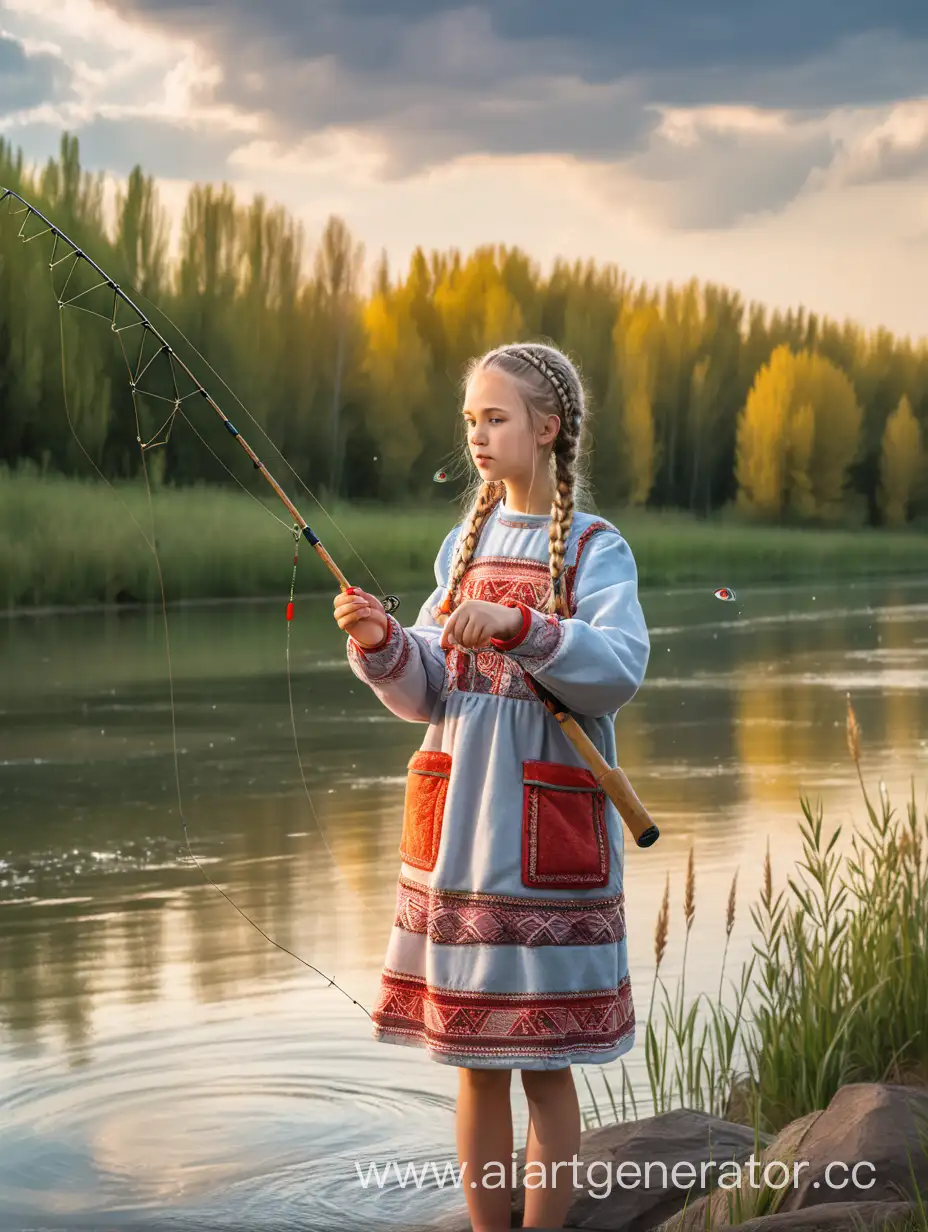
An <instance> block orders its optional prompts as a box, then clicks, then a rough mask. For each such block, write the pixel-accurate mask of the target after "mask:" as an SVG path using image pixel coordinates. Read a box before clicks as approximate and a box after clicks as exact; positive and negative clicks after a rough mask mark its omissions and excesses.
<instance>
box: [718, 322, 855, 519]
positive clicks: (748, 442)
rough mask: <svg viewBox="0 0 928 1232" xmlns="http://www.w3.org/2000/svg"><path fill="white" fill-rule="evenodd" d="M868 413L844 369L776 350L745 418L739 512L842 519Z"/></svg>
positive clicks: (740, 423)
mask: <svg viewBox="0 0 928 1232" xmlns="http://www.w3.org/2000/svg"><path fill="white" fill-rule="evenodd" d="M860 423H861V411H860V406H859V405H858V402H857V397H856V395H855V393H854V388H853V386H852V385H851V383H850V381H849V380H848V378H847V377H846V376H845V374H844V373H843V372H841V371H840V370H839V369H838V368H836V367H835V365H834V364H832V363H831V362H830V361H829V360H827V359H825V358H824V357H823V356H821V355H816V354H814V353H812V352H809V351H801V352H800V353H799V354H798V355H795V354H794V353H793V352H792V351H791V350H790V348H789V347H788V346H787V345H785V344H784V345H781V346H778V347H777V348H776V350H775V351H774V352H773V354H772V355H771V357H770V361H769V363H767V364H765V365H764V366H763V367H762V368H761V369H760V371H759V372H758V374H757V378H756V379H755V381H754V384H753V386H752V388H751V391H750V393H749V395H748V399H747V402H746V403H745V407H744V411H743V413H742V415H741V416H740V418H739V421H738V430H737V460H736V471H737V478H738V497H737V503H738V507H739V509H741V510H742V511H744V512H745V513H748V514H750V515H753V516H760V517H767V518H771V517H772V518H781V517H782V516H783V515H784V514H786V513H791V514H794V515H796V516H798V517H800V518H815V519H820V520H830V519H834V518H835V517H836V516H838V514H840V512H841V510H842V508H843V503H844V498H845V491H846V481H847V474H848V470H849V468H850V465H851V463H852V462H853V461H854V459H855V457H856V454H857V449H858V444H859V440H860Z"/></svg>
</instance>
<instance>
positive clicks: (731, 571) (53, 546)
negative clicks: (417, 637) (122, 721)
mask: <svg viewBox="0 0 928 1232" xmlns="http://www.w3.org/2000/svg"><path fill="white" fill-rule="evenodd" d="M377 447H378V446H376V445H375V446H374V448H377ZM164 456H165V454H164V451H163V450H155V451H152V452H150V453H149V454H147V455H146V457H147V462H148V469H149V479H150V480H151V481H152V488H153V502H152V508H153V513H154V518H155V529H156V532H157V543H158V553H159V557H160V560H161V565H162V568H163V569H164V578H165V590H166V596H167V600H168V602H170V603H173V602H176V601H177V600H180V599H218V598H246V597H247V598H269V597H272V596H274V595H279V594H280V593H281V588H282V587H285V586H286V585H288V584H289V576H290V575H289V571H288V570H289V563H290V562H291V560H292V552H293V549H292V543H291V540H290V536H289V533H288V532H289V523H288V522H287V521H286V513H285V512H284V510H283V509H282V508H281V506H280V504H279V503H278V501H277V498H276V497H275V496H274V494H273V493H272V492H271V491H270V490H269V489H268V488H267V486H266V485H265V484H262V485H261V487H260V488H258V489H257V490H256V492H255V493H253V494H252V498H249V497H248V496H246V495H245V494H244V493H243V492H241V491H240V490H239V489H238V488H232V489H230V488H223V487H219V486H216V485H209V486H208V485H206V484H202V483H201V484H194V485H187V486H185V487H176V486H174V485H171V484H165V483H163V482H161V480H162V479H163V476H161V475H160V474H155V473H154V472H156V471H157V470H158V469H159V468H160V464H161V460H162V459H163V458H164ZM430 495H431V497H432V499H431V500H430V501H428V502H418V503H415V504H413V503H406V504H400V503H396V504H394V505H392V506H390V508H389V510H388V512H386V513H385V512H384V507H383V506H382V505H381V504H379V503H378V504H363V503H361V502H357V501H353V502H351V503H350V504H346V503H344V502H340V501H327V502H326V503H325V511H323V510H321V509H320V508H319V506H318V505H316V504H314V503H310V502H307V508H306V509H305V511H304V512H305V513H306V515H307V516H308V517H309V520H310V522H311V524H312V526H313V529H314V530H315V531H316V532H317V533H318V534H319V535H320V536H321V537H322V538H323V540H324V542H325V544H326V546H327V547H328V548H329V550H330V551H331V552H332V554H333V555H334V557H335V559H336V560H337V561H338V563H339V565H340V566H341V567H342V568H343V569H344V570H345V572H346V573H347V575H348V576H349V578H351V580H352V581H353V582H355V583H357V584H358V585H365V586H370V585H371V578H370V575H369V574H368V573H367V570H366V566H365V564H363V563H361V562H362V561H363V562H366V565H369V566H370V567H371V568H372V569H373V571H374V573H375V574H376V575H377V577H378V578H379V579H380V582H381V583H382V585H383V586H384V587H385V588H387V589H389V590H390V591H395V590H397V589H399V590H407V591H409V592H410V593H411V594H412V595H413V596H414V599H413V600H412V601H415V602H421V597H422V586H423V579H424V578H427V577H431V570H432V565H433V562H434V559H435V553H436V551H437V549H438V546H439V545H440V543H441V541H442V539H443V538H444V536H445V535H446V534H447V532H448V528H449V526H451V525H452V524H453V522H454V520H455V519H456V518H457V517H459V516H460V511H459V509H458V507H457V505H456V504H455V505H454V506H451V507H449V504H448V503H447V501H446V500H443V499H442V489H440V488H436V487H435V486H434V485H433V488H432V492H431V493H430ZM603 513H604V514H605V516H607V517H609V518H611V519H612V520H613V521H614V522H615V523H616V524H617V525H618V526H619V527H620V528H621V529H622V531H623V532H624V533H625V535H626V536H627V537H628V539H629V541H630V542H631V543H632V545H633V547H634V550H635V557H636V560H637V562H638V574H639V578H640V580H641V584H642V586H643V587H651V586H672V585H679V584H685V583H687V582H696V583H698V584H700V585H703V584H704V583H705V579H706V577H707V576H712V577H719V576H721V577H738V578H740V579H741V581H742V584H744V585H748V584H749V583H752V582H754V583H758V584H761V585H765V584H768V583H771V582H779V581H796V580H799V579H802V578H809V579H815V580H817V581H818V580H825V579H827V578H841V579H842V580H850V579H851V578H855V577H880V576H889V575H892V576H895V577H899V576H902V575H904V574H908V575H910V576H915V577H921V576H923V575H924V562H925V552H926V546H925V537H924V536H921V535H915V534H913V533H911V531H899V532H893V531H887V530H874V529H870V528H868V529H865V530H858V531H850V530H846V531H840V530H816V531H809V530H795V529H787V528H781V527H751V526H746V525H741V524H739V523H737V522H731V521H730V522H727V523H726V522H722V521H719V520H717V519H713V520H710V521H706V520H704V519H701V518H700V519H697V518H693V517H690V516H689V515H688V514H683V513H672V512H668V513H658V512H646V511H630V510H625V511H622V510H618V509H609V508H608V506H607V507H606V508H605V509H604V510H603ZM133 519H135V521H134V522H133ZM0 526H2V527H3V531H4V533H3V534H0V608H27V607H45V606H71V605H75V604H78V605H80V604H92V603H99V602H114V601H120V602H130V601H136V602H146V601H152V602H160V590H159V589H158V585H157V574H156V570H155V562H154V556H153V555H152V553H151V551H150V549H149V547H148V545H147V543H146V540H145V538H143V533H144V535H145V536H149V537H150V533H151V531H150V527H151V523H150V512H149V508H148V497H147V493H146V490H145V484H144V481H143V479H142V477H140V476H136V477H134V478H131V479H121V480H118V481H117V482H116V483H115V485H114V486H113V487H112V488H111V487H108V486H107V485H106V484H103V483H100V482H99V481H97V480H96V479H72V478H66V477H64V476H61V475H56V474H54V473H52V472H48V473H46V474H44V475H43V474H42V473H41V472H40V468H39V466H38V465H36V464H35V463H33V462H25V463H22V464H21V465H20V466H19V467H17V468H16V469H15V470H11V469H8V468H6V467H4V466H2V465H0ZM355 550H356V551H357V555H355ZM359 556H360V558H361V560H359V559H358V557H359ZM299 587H300V589H301V591H314V592H318V593H320V594H325V595H329V596H330V595H331V593H332V577H331V574H330V573H329V572H328V570H326V569H324V568H323V567H322V566H321V565H320V563H319V562H318V560H316V558H315V555H314V554H312V553H310V554H309V556H308V558H307V559H305V561H304V559H303V558H302V557H301V564H300V575H299ZM374 589H376V587H374ZM415 596H418V598H415Z"/></svg>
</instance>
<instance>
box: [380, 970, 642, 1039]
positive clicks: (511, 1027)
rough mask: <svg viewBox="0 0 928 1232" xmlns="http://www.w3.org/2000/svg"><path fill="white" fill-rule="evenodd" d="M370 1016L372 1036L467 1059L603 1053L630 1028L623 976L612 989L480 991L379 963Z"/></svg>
mask: <svg viewBox="0 0 928 1232" xmlns="http://www.w3.org/2000/svg"><path fill="white" fill-rule="evenodd" d="M372 1017H373V1020H374V1034H375V1036H378V1037H381V1038H383V1037H394V1036H398V1037H401V1038H405V1039H406V1040H407V1041H409V1042H413V1043H417V1044H420V1045H422V1046H423V1047H427V1048H430V1049H432V1050H433V1051H435V1052H440V1053H444V1054H446V1055H452V1056H462V1057H468V1058H473V1059H480V1058H481V1057H491V1056H496V1057H508V1056H513V1057H526V1058H530V1057H536V1058H546V1057H558V1056H565V1057H568V1056H569V1055H570V1054H571V1053H574V1052H598V1053H606V1052H611V1051H612V1050H614V1049H615V1048H616V1047H617V1046H618V1045H619V1044H621V1043H622V1041H623V1040H626V1039H628V1038H629V1037H630V1036H631V1034H632V1032H633V1031H634V1028H635V1011H634V1006H633V1004H632V995H631V982H630V980H629V978H628V976H626V977H625V979H623V980H622V981H621V983H620V984H619V985H618V987H617V988H606V989H594V990H592V991H589V992H575V993H560V994H549V993H528V992H525V993H522V992H520V993H487V992H465V991H461V990H457V989H446V988H436V987H435V986H434V985H429V984H427V983H426V981H425V980H424V979H422V978H421V977H419V976H413V975H404V974H403V973H402V972H399V971H390V970H385V971H384V972H383V974H382V975H381V978H380V995H379V997H378V999H377V1003H376V1004H375V1006H374V1011H373V1015H372Z"/></svg>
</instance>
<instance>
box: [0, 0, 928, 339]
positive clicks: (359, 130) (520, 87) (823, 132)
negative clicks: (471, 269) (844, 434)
mask: <svg viewBox="0 0 928 1232" xmlns="http://www.w3.org/2000/svg"><path fill="white" fill-rule="evenodd" d="M64 130H68V131H70V132H73V133H76V134H77V135H78V136H79V138H80V141H81V152H82V161H83V163H84V165H85V166H86V167H88V168H90V169H92V170H95V171H96V170H102V171H105V172H106V173H107V174H108V175H111V176H113V177H116V178H118V179H122V178H124V177H125V176H126V175H127V174H128V172H129V171H130V170H131V168H132V167H133V165H134V164H135V163H136V162H139V163H141V164H142V166H143V168H144V170H145V171H146V172H148V173H150V174H154V175H155V176H157V178H158V180H159V183H160V185H161V189H162V199H163V200H164V202H165V204H166V205H168V207H169V208H170V209H171V210H172V211H174V212H175V213H176V212H178V211H179V210H180V209H181V208H182V205H183V201H184V198H185V195H186V192H187V190H188V188H189V186H190V184H191V183H192V182H196V181H201V182H202V181H205V180H211V181H215V182H222V181H225V182H228V183H230V184H232V185H233V186H234V187H235V189H236V192H237V193H239V194H240V195H241V197H242V198H243V199H244V200H247V199H250V198H251V197H252V196H253V195H254V194H255V193H259V192H260V193H263V194H264V195H265V196H266V197H267V198H268V199H269V200H271V201H275V202H281V203H282V204H284V205H285V206H286V207H287V208H288V209H289V210H290V211H292V212H293V213H294V214H295V215H296V216H298V217H299V218H300V219H301V220H302V221H303V222H304V223H305V225H306V231H307V238H308V240H309V241H310V242H312V241H313V240H314V239H316V238H318V235H319V233H320V232H321V230H322V227H323V225H324V223H325V220H326V218H327V217H328V216H329V215H330V214H332V213H337V214H340V215H341V216H342V217H344V218H345V220H346V221H347V223H348V225H349V227H350V228H351V230H352V232H353V233H354V234H355V236H356V237H357V238H358V239H360V240H362V241H363V243H364V245H365V248H366V251H367V253H368V256H369V258H370V263H371V265H373V259H374V258H375V257H376V256H377V255H378V254H379V253H380V252H381V250H385V251H386V252H387V254H388V257H389V258H390V262H391V267H392V268H393V269H394V270H398V269H402V268H404V267H405V265H406V263H407V261H408V259H409V256H410V254H411V252H412V251H413V249H414V248H415V247H416V246H417V245H420V244H421V245H422V246H424V247H425V248H426V249H430V248H433V247H437V248H441V249H446V248H449V247H452V246H454V247H458V248H460V249H461V250H463V251H464V252H468V251H470V250H472V249H473V248H475V247H476V246H477V245H479V244H483V243H505V244H510V245H519V246H520V247H522V248H523V249H525V250H526V251H527V252H528V253H530V254H531V256H533V257H534V258H535V259H536V260H537V261H538V262H539V264H540V265H541V267H542V268H543V269H545V268H548V267H549V266H550V263H551V261H553V260H554V258H556V257H558V256H562V257H567V258H570V259H573V258H578V257H579V258H583V259H586V258H593V259H595V260H596V261H599V262H606V261H609V262H615V263H616V264H618V265H620V266H621V267H622V268H624V269H625V270H627V271H628V273H629V274H630V275H632V276H633V277H634V278H635V279H637V280H640V281H646V282H648V283H650V284H652V285H653V284H660V283H664V282H666V281H673V282H675V283H682V282H685V281H686V280H688V279H689V278H691V277H697V278H699V279H700V280H704V281H712V282H716V283H722V284H725V285H728V286H732V287H736V288H737V289H738V290H740V291H741V292H742V294H743V296H744V297H745V299H748V300H758V301H762V302H764V303H766V304H768V305H770V306H771V307H773V306H777V307H781V308H785V307H789V306H797V305H800V304H801V305H804V306H805V307H806V308H808V309H812V310H815V311H818V312H820V313H823V314H826V315H828V316H830V317H832V318H836V319H838V320H844V319H845V318H851V319H853V320H855V321H857V322H859V323H861V324H862V325H864V326H866V327H868V328H876V327H879V326H886V327H887V328H889V329H891V330H893V331H894V332H896V333H898V334H902V335H905V334H908V335H910V336H912V337H913V338H919V339H920V338H925V337H928V295H926V291H925V284H926V281H928V279H926V274H928V5H926V4H925V2H924V0H802V2H800V0H778V3H776V4H773V3H771V2H770V0H739V3H737V4H735V3H732V0H648V2H647V3H646V4H644V3H638V4H631V3H630V2H629V0H572V2H568V0H486V2H483V3H474V4H459V3H455V2H453V0H429V2H426V0H263V2H256V0H222V2H220V0H203V2H201V3H193V2H191V0H0V136H3V137H5V138H6V139H7V140H8V141H10V142H11V143H12V144H13V146H14V148H15V147H21V148H22V149H23V151H24V154H25V156H26V158H27V160H28V161H32V160H35V161H38V162H44V160H45V159H46V158H47V157H48V156H49V155H52V154H55V153H56V152H57V149H58V145H59V142H60V137H61V133H62V131H64Z"/></svg>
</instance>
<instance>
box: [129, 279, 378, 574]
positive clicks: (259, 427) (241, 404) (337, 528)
mask: <svg viewBox="0 0 928 1232" xmlns="http://www.w3.org/2000/svg"><path fill="white" fill-rule="evenodd" d="M130 289H131V291H132V293H133V294H134V295H137V296H138V297H139V299H143V300H144V301H145V303H146V304H148V306H149V307H150V308H153V309H154V311H155V312H157V314H158V315H159V316H160V317H161V318H162V320H164V321H167V323H168V324H169V325H170V327H171V328H172V329H173V330H175V331H176V332H177V334H178V335H179V337H181V338H182V339H183V340H184V342H185V344H186V345H187V346H188V347H189V348H190V350H191V351H192V352H193V354H194V355H196V357H197V359H199V360H200V362H201V363H202V364H203V365H204V366H205V367H206V368H207V369H208V370H209V371H210V372H211V373H212V374H213V376H214V377H215V378H216V380H217V381H218V382H219V384H220V385H221V386H222V387H223V389H225V390H226V392H227V393H228V394H229V396H230V397H231V398H232V400H233V401H234V402H235V403H236V404H237V405H238V406H239V407H241V409H242V410H243V411H244V413H245V415H246V416H247V417H248V419H249V420H250V421H251V423H253V424H254V426H255V427H256V428H257V430H258V431H259V432H260V433H261V435H262V436H263V437H264V439H265V441H267V443H268V444H269V445H270V447H271V448H272V449H273V450H274V453H275V454H276V455H277V457H278V458H280V460H281V462H282V463H283V464H284V466H285V467H286V468H287V470H288V471H289V472H290V474H291V475H292V476H293V477H294V479H295V480H296V482H297V483H298V484H299V485H300V487H301V488H302V489H303V491H304V492H305V493H306V495H307V496H308V497H309V498H310V500H313V501H315V502H316V504H317V505H318V506H319V508H320V510H321V511H322V513H323V515H324V516H325V517H326V518H328V520H329V521H330V522H331V524H332V528H333V529H334V530H335V532H336V533H337V534H338V535H340V536H341V537H342V539H343V540H344V541H345V545H346V547H347V548H348V549H349V551H351V552H353V553H354V555H355V556H356V557H357V558H358V560H359V561H360V563H361V566H362V568H363V569H364V572H365V573H366V574H367V576H368V577H369V578H370V579H371V581H372V582H373V583H374V586H375V587H376V588H377V590H379V591H380V593H381V594H384V593H385V587H383V586H381V585H380V582H379V581H378V580H377V577H376V575H375V573H374V571H373V569H371V567H370V565H368V563H367V561H366V560H365V559H364V557H363V556H362V555H361V553H360V552H359V551H358V549H357V548H356V547H355V546H354V544H353V543H352V542H351V540H350V539H349V538H348V536H347V535H346V534H345V532H344V531H343V530H342V528H341V527H340V526H339V525H338V523H337V522H336V521H335V519H334V518H333V517H332V515H331V514H330V513H329V511H328V510H327V509H326V508H325V506H324V505H323V504H322V501H320V499H319V497H318V496H317V495H316V494H315V492H314V491H313V490H312V488H310V487H309V485H308V484H307V483H306V482H305V480H304V479H303V478H302V476H301V475H300V474H299V472H298V471H297V470H296V469H295V468H294V467H293V465H292V464H291V462H290V461H289V460H288V458H287V457H286V456H285V455H284V454H283V453H282V452H281V450H280V448H279V447H278V446H277V445H276V444H275V443H274V441H273V440H272V439H271V438H270V436H268V434H267V431H266V430H265V428H264V427H263V426H262V424H261V423H260V421H259V420H257V419H256V418H255V416H254V415H252V413H251V411H249V409H248V407H247V406H246V405H245V403H244V402H243V401H242V400H241V398H240V397H239V396H238V394H237V393H236V392H235V390H234V389H232V388H231V387H230V386H229V385H228V384H227V383H226V382H225V381H224V380H223V378H222V377H221V376H220V375H219V373H218V372H217V371H216V369H215V368H214V367H213V366H212V364H211V363H210V362H209V360H208V359H207V358H206V357H205V356H204V355H203V354H201V352H200V351H198V350H197V348H196V347H195V346H194V345H193V343H192V342H191V341H190V339H189V338H188V337H187V335H186V334H185V333H184V331H183V330H182V329H181V328H180V326H179V325H177V324H176V323H175V322H174V321H172V320H171V318H170V317H169V316H168V314H167V313H166V312H165V311H164V309H163V308H159V307H158V305H157V304H155V303H153V302H152V300H150V299H149V298H148V296H147V295H145V294H144V292H142V291H139V290H138V289H137V288H136V287H133V286H131V284H130Z"/></svg>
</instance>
